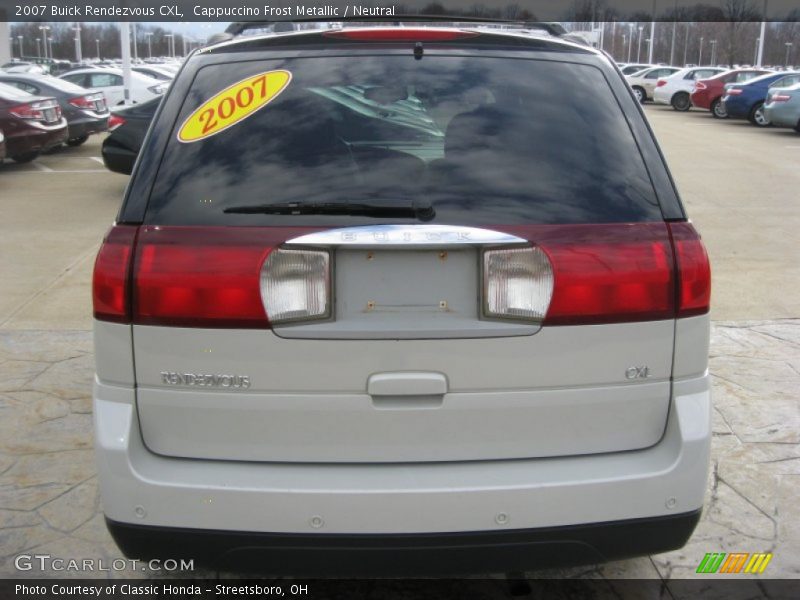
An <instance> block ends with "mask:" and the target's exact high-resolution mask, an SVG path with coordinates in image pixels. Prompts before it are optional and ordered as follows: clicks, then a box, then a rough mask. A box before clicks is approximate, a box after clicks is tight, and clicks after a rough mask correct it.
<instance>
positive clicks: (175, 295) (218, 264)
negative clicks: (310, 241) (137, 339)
mask: <svg viewBox="0 0 800 600" xmlns="http://www.w3.org/2000/svg"><path fill="white" fill-rule="evenodd" d="M281 241H282V240H281ZM271 248H272V244H271V243H270V241H269V240H268V238H267V235H266V234H265V230H263V229H256V228H245V227H235V228H234V227H204V228H192V227H164V228H161V227H143V228H142V229H141V231H140V233H139V240H138V242H137V245H136V258H135V261H134V300H133V322H134V323H137V324H140V325H171V326H175V327H267V326H268V322H267V315H266V313H265V311H264V304H263V302H262V299H261V290H260V284H261V267H262V265H263V263H264V259H266V257H267V255H268V254H269V251H270V249H271Z"/></svg>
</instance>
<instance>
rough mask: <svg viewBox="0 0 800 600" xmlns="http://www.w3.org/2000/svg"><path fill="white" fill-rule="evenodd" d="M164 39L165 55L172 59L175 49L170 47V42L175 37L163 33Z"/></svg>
mask: <svg viewBox="0 0 800 600" xmlns="http://www.w3.org/2000/svg"><path fill="white" fill-rule="evenodd" d="M164 37H165V38H167V54H169V55H170V56H171V57H173V58H174V57H175V47H174V46H173V45H172V42H173V40H174V39H175V36H174V35H172V34H171V33H165V34H164Z"/></svg>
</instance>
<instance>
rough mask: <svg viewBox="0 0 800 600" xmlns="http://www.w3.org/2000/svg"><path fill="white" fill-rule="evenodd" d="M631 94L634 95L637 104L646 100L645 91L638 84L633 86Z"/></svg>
mask: <svg viewBox="0 0 800 600" xmlns="http://www.w3.org/2000/svg"><path fill="white" fill-rule="evenodd" d="M633 95H634V96H636V99H637V100H638V101H639V104H644V103H645V100H647V93H646V92H645V91H644V88H640V87H639V86H638V85H637V86H634V88H633Z"/></svg>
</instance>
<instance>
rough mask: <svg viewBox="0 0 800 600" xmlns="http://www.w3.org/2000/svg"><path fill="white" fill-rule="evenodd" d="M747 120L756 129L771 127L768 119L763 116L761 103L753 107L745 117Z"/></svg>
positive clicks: (762, 104)
mask: <svg viewBox="0 0 800 600" xmlns="http://www.w3.org/2000/svg"><path fill="white" fill-rule="evenodd" d="M747 120H748V121H750V123H751V124H753V125H755V126H756V127H769V126H770V125H771V123H770V122H769V119H767V116H766V115H765V114H764V103H763V102H759V103H758V104H756V105H755V106H754V107H753V109H752V110H751V111H750V114H749V115H748V116H747Z"/></svg>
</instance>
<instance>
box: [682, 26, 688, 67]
mask: <svg viewBox="0 0 800 600" xmlns="http://www.w3.org/2000/svg"><path fill="white" fill-rule="evenodd" d="M688 57H689V23H686V37H685V38H684V39H683V66H684V67H685V66H686V59H687V58H688Z"/></svg>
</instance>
